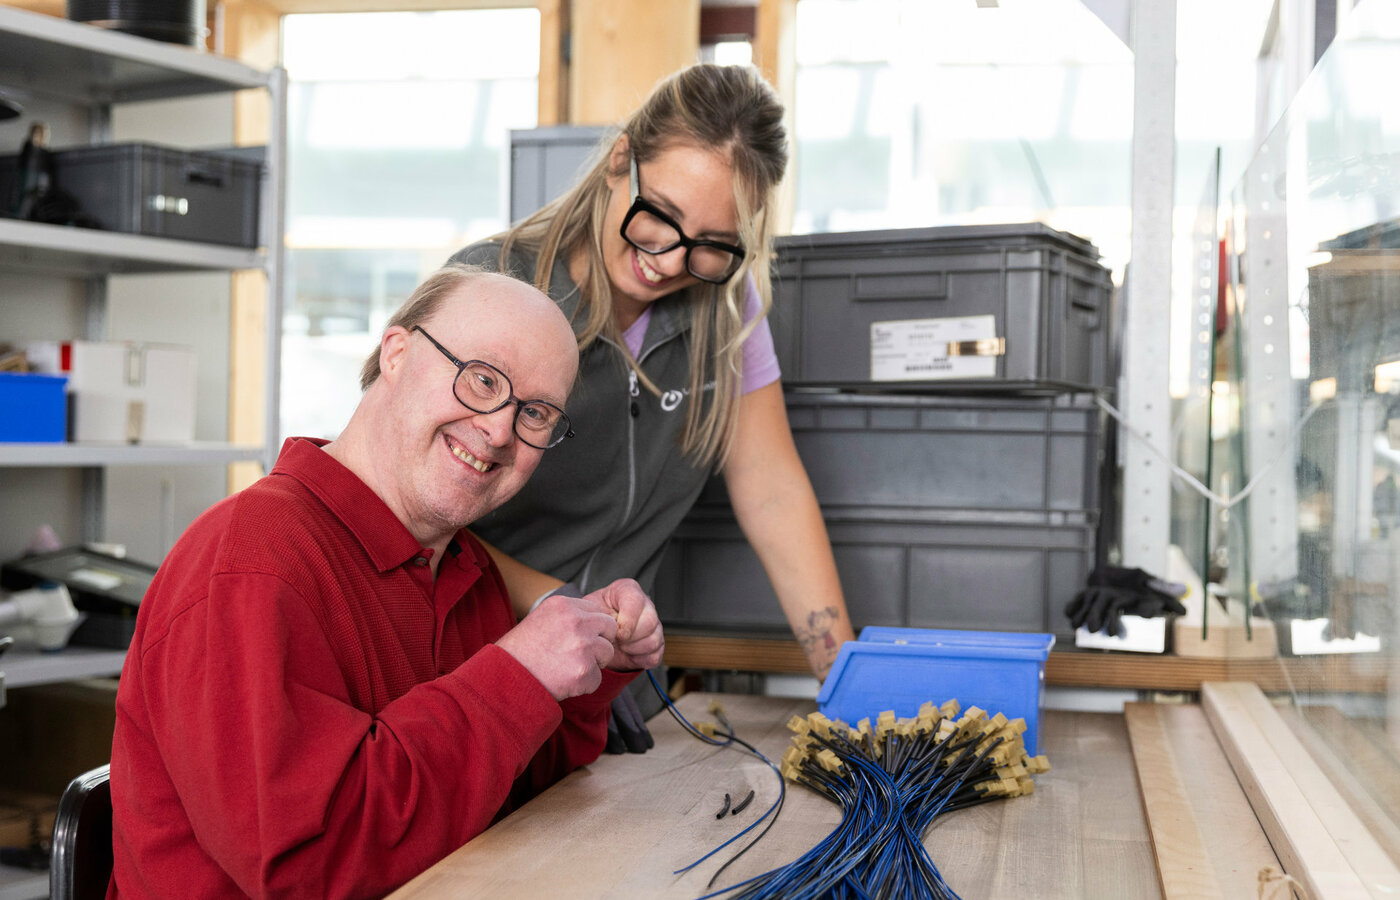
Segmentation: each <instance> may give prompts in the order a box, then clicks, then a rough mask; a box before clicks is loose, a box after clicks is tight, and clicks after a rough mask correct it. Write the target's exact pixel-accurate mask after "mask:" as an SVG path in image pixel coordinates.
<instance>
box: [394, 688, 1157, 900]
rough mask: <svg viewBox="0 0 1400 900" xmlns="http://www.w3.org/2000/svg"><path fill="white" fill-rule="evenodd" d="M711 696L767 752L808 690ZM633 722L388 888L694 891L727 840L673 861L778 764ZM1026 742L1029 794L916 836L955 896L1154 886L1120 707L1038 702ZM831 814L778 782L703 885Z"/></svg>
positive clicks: (632, 894)
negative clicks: (777, 814) (634, 749)
mask: <svg viewBox="0 0 1400 900" xmlns="http://www.w3.org/2000/svg"><path fill="white" fill-rule="evenodd" d="M711 697H712V695H706V694H690V695H687V696H685V697H683V698H682V699H681V700H680V701H679V706H680V708H681V709H682V711H683V712H684V714H685V715H686V716H687V717H689V718H691V719H692V720H693V721H697V722H699V721H711V720H712V718H711V716H710V714H709V713H708V712H707V705H708V701H709V700H710V699H711ZM718 699H719V700H721V701H722V703H723V705H724V708H725V711H726V715H727V716H728V718H729V720H730V721H731V722H732V723H733V725H734V727H735V729H736V731H737V733H738V734H739V736H740V737H742V738H744V739H745V740H747V741H749V742H750V743H753V744H754V745H755V746H757V747H758V748H759V749H760V750H762V751H763V752H764V753H766V754H767V755H768V756H769V757H770V758H771V759H774V760H775V761H776V759H777V758H778V757H779V756H780V755H781V754H782V752H783V750H784V749H785V748H786V747H787V744H788V741H789V738H790V733H789V732H788V731H787V728H786V723H787V720H788V719H789V718H790V717H791V716H793V715H794V714H797V715H805V714H806V713H807V712H809V711H811V710H812V709H813V708H814V704H813V703H812V702H811V701H810V700H789V699H780V698H772V697H757V696H745V695H723V696H720V697H718ZM648 726H649V728H650V729H651V732H652V735H653V736H654V737H655V739H656V746H655V747H654V748H653V749H652V750H650V751H648V752H647V753H645V754H640V755H636V754H633V755H623V756H604V757H602V758H601V759H599V760H598V761H597V762H596V763H594V764H593V765H591V766H588V767H586V768H584V769H581V770H579V771H577V772H575V773H573V774H572V775H570V776H569V777H568V778H566V779H564V780H563V781H561V782H560V783H559V784H557V785H555V786H554V787H553V788H551V789H550V790H549V791H547V792H545V793H544V794H542V795H540V796H539V797H537V798H536V799H535V800H533V801H532V802H530V803H529V804H527V805H525V806H524V807H522V808H521V809H520V810H518V811H516V812H515V813H514V814H513V815H511V816H509V817H507V818H506V819H505V820H503V821H501V822H499V823H497V825H496V826H495V827H493V828H491V829H490V830H488V831H487V832H486V833H484V834H482V835H481V836H480V837H478V838H477V839H476V840H474V841H472V842H471V843H470V844H467V845H466V846H465V847H462V848H461V849H459V850H458V851H456V852H455V853H453V854H451V855H450V856H448V857H447V858H446V859H444V860H442V861H441V862H439V863H438V864H437V865H436V866H434V867H433V868H432V869H430V870H428V871H427V872H425V873H423V874H422V875H420V876H419V877H418V878H417V879H415V880H414V881H412V882H410V883H409V884H408V885H405V886H404V887H403V888H402V889H400V890H399V891H398V892H397V893H395V894H394V895H393V897H394V898H395V900H429V898H457V897H463V896H482V897H492V898H496V900H508V898H531V900H533V898H539V897H568V898H579V900H588V898H618V900H621V898H628V900H631V898H638V897H648V898H663V900H664V898H694V897H700V896H702V895H703V894H705V893H706V883H707V882H708V881H709V879H710V877H711V875H712V874H713V873H714V872H715V870H716V869H717V868H718V867H719V865H720V864H721V861H722V860H724V859H727V858H728V853H727V852H721V853H720V854H717V855H716V856H715V857H713V858H711V859H710V860H709V861H707V862H705V863H703V864H701V865H700V866H698V867H696V869H695V870H693V871H691V872H690V873H688V874H685V875H675V874H673V870H675V869H677V868H680V867H681V866H684V865H686V864H688V863H690V862H692V861H693V860H695V859H696V858H698V857H699V856H701V855H702V854H703V853H706V852H708V851H709V850H710V849H712V848H714V847H715V846H717V845H719V844H720V843H721V842H722V841H724V840H727V839H728V838H730V837H732V836H733V835H734V834H736V833H737V832H738V831H739V830H740V829H741V828H742V827H743V826H744V825H746V824H748V823H751V822H753V821H755V820H756V819H757V818H758V816H759V815H760V814H761V813H762V812H763V811H764V810H766V809H767V808H768V807H769V806H770V805H771V804H772V803H773V802H774V800H775V799H776V797H777V793H778V781H777V776H776V775H775V774H774V773H773V772H772V771H771V770H770V769H769V768H768V767H767V766H765V765H764V764H763V763H762V762H759V761H757V760H755V759H753V758H752V757H750V756H748V755H747V754H745V753H742V752H740V751H736V750H732V749H718V748H714V747H710V746H707V745H705V744H703V743H701V742H699V741H697V740H695V739H694V738H693V737H691V736H689V735H687V734H686V733H684V732H683V731H682V730H681V728H680V727H679V726H678V725H677V724H676V723H675V722H673V721H672V720H671V719H670V718H669V717H668V716H666V715H665V714H664V713H663V714H662V715H659V716H657V717H655V718H653V719H651V720H650V722H649V723H648ZM1041 745H1042V746H1041V751H1042V752H1043V753H1045V754H1047V755H1048V756H1049V758H1050V762H1051V766H1052V769H1051V771H1050V772H1048V773H1046V774H1044V775H1040V776H1037V778H1036V790H1035V793H1034V794H1032V795H1031V796H1029V797H1020V798H1015V799H1011V800H1003V801H996V802H992V803H987V804H984V805H982V806H978V807H974V808H972V809H968V810H964V811H962V812H959V813H955V814H951V815H949V816H948V817H946V818H945V819H943V820H941V821H939V822H938V823H937V824H935V825H934V827H933V828H932V829H931V831H930V833H929V835H928V837H927V840H926V845H927V846H928V848H929V854H930V856H931V857H932V858H933V861H934V862H935V864H937V865H938V866H939V868H940V870H941V871H942V874H943V876H944V878H945V880H946V881H947V882H948V884H949V885H950V886H952V887H953V889H954V890H956V891H957V892H958V894H959V895H960V896H962V897H963V898H965V900H1002V898H1005V900H1025V898H1026V897H1037V898H1060V897H1063V898H1098V897H1104V898H1115V900H1134V898H1140V897H1153V898H1155V897H1160V896H1162V895H1161V891H1160V890H1159V888H1158V885H1157V877H1156V874H1155V869H1154V866H1153V857H1152V848H1151V843H1150V840H1149V837H1148V832H1147V824H1146V821H1145V820H1144V817H1143V813H1142V804H1141V801H1140V799H1139V795H1138V788H1137V781H1136V775H1135V774H1134V770H1133V763H1132V760H1131V755H1130V751H1129V746H1128V737H1127V732H1126V730H1125V727H1124V723H1123V718H1122V716H1118V715H1109V714H1103V713H1074V712H1057V711H1048V712H1046V713H1045V714H1044V717H1043V718H1042V721H1041ZM750 789H753V790H754V792H755V798H754V801H753V802H752V804H751V805H750V806H749V807H748V809H747V810H745V812H744V813H743V814H742V815H740V816H739V817H737V818H736V817H733V816H726V817H725V818H723V819H716V818H715V813H716V812H718V811H719V809H720V808H721V806H722V804H723V798H724V794H725V793H728V794H730V796H731V797H732V798H734V799H736V800H737V799H739V798H742V797H743V796H744V795H745V794H746V793H747V792H748V791H749V790H750ZM839 820H840V812H839V810H838V809H837V808H836V807H835V806H833V805H832V804H830V803H828V802H827V801H826V800H824V799H822V798H820V797H818V796H817V795H815V794H813V793H811V792H809V791H807V790H805V789H803V788H800V787H795V786H792V785H789V786H788V792H787V801H786V803H785V805H784V808H783V811H782V815H781V818H780V819H779V821H778V824H777V825H775V826H774V827H773V829H772V830H771V831H769V832H768V834H767V836H766V837H764V838H763V840H762V841H761V842H759V843H758V844H757V846H755V847H754V849H753V850H751V851H749V852H748V853H747V854H746V855H745V856H743V857H742V858H740V859H739V860H738V861H737V862H736V863H734V864H733V865H731V866H730V867H729V868H728V869H726V870H725V872H724V874H723V875H722V876H721V878H720V880H719V881H718V882H717V883H716V886H715V887H716V888H719V887H723V886H727V885H730V884H733V883H735V882H737V881H740V880H742V879H744V878H747V877H751V876H753V875H756V874H759V873H760V872H763V871H766V870H768V869H771V868H774V867H776V866H778V865H782V864H784V863H787V862H790V861H791V860H793V859H795V858H797V857H798V856H800V855H801V854H802V853H804V852H805V851H806V850H808V849H809V848H810V847H811V846H812V845H813V844H815V843H816V842H817V841H819V840H820V839H821V838H822V837H824V836H825V835H826V834H827V833H828V832H830V831H831V829H832V828H834V827H835V826H836V824H837V823H838V822H839ZM738 846H742V844H741V843H736V844H734V845H732V846H731V848H730V849H731V850H732V849H733V848H735V847H738Z"/></svg>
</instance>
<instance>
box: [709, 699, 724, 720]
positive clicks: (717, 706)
mask: <svg viewBox="0 0 1400 900" xmlns="http://www.w3.org/2000/svg"><path fill="white" fill-rule="evenodd" d="M705 708H706V709H708V710H709V711H710V715H712V716H722V715H724V704H723V703H721V702H719V701H718V700H716V699H715V698H713V697H711V698H710V702H709V704H708V705H707V706H706V707H705Z"/></svg>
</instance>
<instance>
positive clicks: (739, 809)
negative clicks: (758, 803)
mask: <svg viewBox="0 0 1400 900" xmlns="http://www.w3.org/2000/svg"><path fill="white" fill-rule="evenodd" d="M752 802H753V791H749V795H748V796H747V797H745V798H744V799H742V800H740V801H739V803H738V804H737V805H736V806H735V807H734V808H733V809H731V810H730V811H729V814H730V815H731V816H737V815H738V814H739V813H741V812H743V811H744V808H745V807H747V806H748V805H749V804H750V803H752Z"/></svg>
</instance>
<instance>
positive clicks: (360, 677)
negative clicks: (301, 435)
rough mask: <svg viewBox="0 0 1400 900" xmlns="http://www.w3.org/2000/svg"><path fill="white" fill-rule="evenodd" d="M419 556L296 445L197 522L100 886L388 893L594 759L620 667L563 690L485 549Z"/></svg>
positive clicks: (120, 724) (130, 671) (159, 620)
mask: <svg viewBox="0 0 1400 900" xmlns="http://www.w3.org/2000/svg"><path fill="white" fill-rule="evenodd" d="M429 553H431V551H428V550H425V548H423V547H421V546H420V545H419V544H418V543H417V542H416V541H415V540H414V539H413V537H412V536H411V535H410V534H409V533H408V532H407V531H406V530H405V529H404V528H403V526H402V525H401V524H400V523H399V521H398V520H397V519H396V518H395V517H394V515H393V514H392V513H391V512H390V511H389V509H388V507H386V506H385V505H384V503H383V502H382V501H380V500H379V498H378V497H377V496H376V495H375V494H374V493H373V492H372V491H370V489H369V488H368V487H367V486H366V485H365V484H364V483H363V482H361V481H360V480H359V479H358V478H356V477H355V476H354V475H353V474H352V473H351V472H350V471H349V470H348V469H345V468H344V467H343V466H341V465H340V464H339V463H338V462H336V461H335V460H333V459H332V458H331V457H330V456H328V455H327V454H326V453H324V452H323V451H321V450H320V449H319V444H318V443H317V442H313V441H308V440H303V439H292V440H289V441H288V442H287V443H286V445H284V447H283V450H282V455H281V457H280V459H279V460H278V464H277V467H276V468H275V469H273V471H272V474H271V475H269V476H268V477H267V478H264V479H262V480H261V481H259V482H258V483H256V484H255V485H253V486H252V487H250V488H248V489H247V490H245V491H242V492H241V493H239V494H237V495H235V496H233V497H230V498H228V499H227V500H224V501H222V502H220V503H218V504H217V505H215V506H214V507H212V508H210V509H209V510H208V511H207V512H206V513H204V514H203V515H202V516H200V517H199V519H197V520H196V521H195V522H194V523H193V524H191V525H190V527H189V529H188V530H187V531H186V532H185V534H184V535H183V536H182V537H181V538H180V540H179V542H178V543H176V545H175V547H174V549H172V550H171V552H170V555H169V556H168V557H167V559H166V561H165V563H164V565H162V566H161V569H160V571H159V572H158V573H157V575H156V578H155V580H154V581H153V582H152V584H151V589H150V591H149V592H148V593H147V594H146V597H145V600H144V601H143V602H142V604H141V612H140V615H139V616H138V618H137V622H136V634H135V637H134V639H133V641H132V644H131V650H130V651H129V653H128V654H127V659H126V666H125V668H124V669H123V671H122V677H121V686H120V688H119V689H118V692H117V726H116V735H115V739H114V741H113V745H112V782H111V784H112V804H113V825H114V840H113V850H114V856H115V868H114V872H113V876H112V883H111V886H110V888H109V890H108V894H107V895H108V898H109V900H114V898H117V897H178V898H187V897H238V896H243V895H251V896H256V897H270V896H288V897H367V896H377V895H381V894H383V893H385V892H387V891H389V890H391V889H393V888H394V887H396V886H398V885H400V884H402V883H404V882H405V881H407V880H408V879H410V878H412V877H413V876H414V875H416V874H417V873H419V872H421V871H422V870H424V869H426V868H427V867H428V866H430V865H432V864H433V863H434V862H435V861H437V860H438V859H440V858H442V857H443V856H445V855H446V854H447V853H449V852H451V851H452V850H454V849H455V848H457V847H459V846H461V845H462V844H464V843H466V842H467V841H468V840H470V839H471V838H472V837H474V836H475V835H477V834H479V833H480V832H481V831H482V830H484V829H485V828H486V827H487V826H488V825H489V824H490V823H491V822H492V820H493V819H495V818H496V817H497V816H498V815H500V814H503V813H504V812H505V811H507V810H508V809H510V808H511V807H512V806H514V805H518V803H520V802H522V801H523V800H524V799H526V798H528V797H529V796H531V795H533V794H534V793H536V792H538V791H539V790H541V789H543V788H544V787H545V786H547V785H549V784H552V783H553V782H554V781H556V780H557V779H559V778H560V777H562V776H563V775H564V774H565V773H567V772H569V771H571V770H572V769H575V768H577V767H578V766H581V765H585V764H587V763H590V762H592V761H593V760H595V759H597V757H598V754H599V753H600V752H601V750H602V748H603V745H604V743H605V736H606V728H607V712H608V704H609V703H610V702H611V701H612V699H613V697H615V696H616V695H617V693H618V692H619V691H620V690H621V689H622V687H623V686H624V685H625V684H626V683H627V681H628V680H629V679H630V676H624V675H619V674H617V673H613V672H605V673H604V678H603V685H602V687H600V688H599V690H598V691H597V692H596V693H594V694H591V695H587V696H584V697H577V698H574V699H572V700H568V701H565V702H563V703H558V702H556V701H555V700H554V698H553V697H552V696H551V695H550V694H549V692H548V691H546V690H545V688H544V686H543V685H541V684H540V683H539V682H538V681H536V680H535V678H534V677H533V676H531V675H530V674H529V672H527V671H526V670H525V668H524V667H522V666H521V665H520V664H519V663H517V662H516V661H515V659H514V658H513V657H511V656H510V655H509V654H507V653H506V652H505V651H503V650H501V649H499V648H497V647H496V646H495V645H494V644H493V643H492V642H493V641H495V640H496V639H497V638H499V637H500V636H501V635H502V634H504V633H505V632H506V631H507V630H509V629H510V628H511V627H512V626H513V625H514V624H515V617H514V615H513V613H512V612H511V609H510V606H509V603H508V601H507V598H506V592H505V588H504V585H503V584H502V582H501V579H500V575H499V573H498V572H497V571H496V569H495V567H494V566H492V564H491V562H490V559H489V558H488V557H487V555H486V552H485V551H484V550H483V549H482V547H481V545H480V544H479V543H477V542H476V541H475V540H474V539H473V538H472V537H471V536H470V535H468V534H467V533H466V532H461V533H459V534H458V535H457V536H456V538H455V539H454V541H453V542H452V544H451V545H449V547H448V551H447V553H446V554H445V556H444V558H443V559H442V561H441V563H440V564H439V567H438V573H437V578H436V580H434V579H433V577H432V574H431V571H430V569H429V567H428V566H427V565H426V562H427V560H426V556H427V554H429Z"/></svg>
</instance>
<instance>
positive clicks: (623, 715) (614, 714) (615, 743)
mask: <svg viewBox="0 0 1400 900" xmlns="http://www.w3.org/2000/svg"><path fill="white" fill-rule="evenodd" d="M654 744H655V742H654V741H653V740H652V738H651V732H650V731H647V725H646V722H645V721H644V720H643V719H642V711H641V709H639V708H638V707H637V698H636V697H633V696H632V689H631V688H623V690H622V693H620V694H618V695H617V696H616V697H614V698H613V702H612V711H611V714H610V715H609V716H608V744H607V746H606V747H605V748H604V749H605V750H607V751H608V752H609V753H645V752H647V751H648V750H650V749H651V747H652V746H653V745H654Z"/></svg>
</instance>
